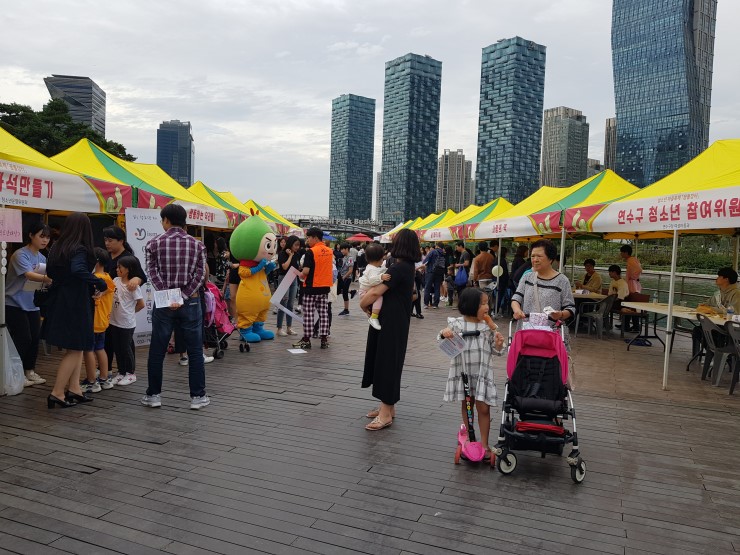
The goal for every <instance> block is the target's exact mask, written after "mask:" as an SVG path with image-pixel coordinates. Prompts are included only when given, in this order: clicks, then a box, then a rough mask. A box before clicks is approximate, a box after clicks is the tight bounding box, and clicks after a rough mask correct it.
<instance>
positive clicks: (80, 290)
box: [42, 212, 108, 408]
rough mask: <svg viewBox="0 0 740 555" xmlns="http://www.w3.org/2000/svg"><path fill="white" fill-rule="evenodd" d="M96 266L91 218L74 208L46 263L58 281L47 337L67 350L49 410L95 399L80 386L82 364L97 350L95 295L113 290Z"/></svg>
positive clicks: (52, 291)
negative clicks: (84, 356)
mask: <svg viewBox="0 0 740 555" xmlns="http://www.w3.org/2000/svg"><path fill="white" fill-rule="evenodd" d="M94 267H95V251H94V248H93V235H92V226H91V225H90V218H88V217H87V215H86V214H82V213H80V212H75V213H74V214H70V215H69V216H67V220H66V221H65V222H64V227H63V228H62V232H61V234H60V235H59V239H57V240H56V241H55V242H54V247H53V248H52V250H51V253H49V263H48V265H47V274H48V275H49V277H50V278H51V279H53V280H54V282H53V284H52V286H51V289H49V300H48V305H47V312H46V318H45V320H44V328H43V330H42V337H43V338H44V339H46V342H47V343H49V344H51V345H56V346H57V347H61V348H63V349H66V350H67V352H66V353H65V354H64V356H63V357H62V360H61V361H60V362H59V367H58V368H57V377H56V380H55V381H54V388H53V389H52V390H51V395H49V397H48V398H47V400H46V402H47V406H48V408H53V407H54V406H60V407H62V408H67V407H71V406H74V405H75V404H77V403H87V402H90V401H92V397H88V396H87V395H85V394H84V393H82V390H81V389H80V366H81V365H82V353H83V351H91V350H92V349H93V336H94V334H93V308H94V302H93V294H94V293H95V292H96V291H105V290H107V289H108V286H107V285H106V283H105V281H103V280H102V279H100V278H99V277H95V275H93V273H92V270H93V268H94Z"/></svg>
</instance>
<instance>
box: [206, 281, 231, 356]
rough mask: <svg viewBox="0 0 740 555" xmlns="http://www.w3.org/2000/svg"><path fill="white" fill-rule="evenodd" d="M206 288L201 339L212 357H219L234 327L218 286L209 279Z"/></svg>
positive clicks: (227, 344) (222, 353)
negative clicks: (211, 351) (211, 352)
mask: <svg viewBox="0 0 740 555" xmlns="http://www.w3.org/2000/svg"><path fill="white" fill-rule="evenodd" d="M206 289H207V291H206V294H205V305H206V310H205V315H204V316H203V321H204V326H205V327H204V330H203V339H204V343H205V345H206V348H208V349H213V357H214V358H217V359H219V358H223V357H224V349H226V348H227V347H228V346H229V343H228V341H227V340H228V339H229V337H230V336H231V334H232V333H233V331H234V330H235V329H236V328H235V327H234V324H232V323H231V319H230V318H229V311H228V307H227V306H226V301H224V299H223V297H222V296H221V291H219V290H218V287H216V285H215V284H213V283H211V282H210V281H209V282H207V283H206ZM211 298H212V301H211Z"/></svg>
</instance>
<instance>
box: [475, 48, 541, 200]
mask: <svg viewBox="0 0 740 555" xmlns="http://www.w3.org/2000/svg"><path fill="white" fill-rule="evenodd" d="M544 96H545V47H544V46H542V45H540V44H536V43H534V42H532V41H529V40H526V39H523V38H521V37H514V38H512V39H502V40H500V41H498V42H497V43H496V44H492V45H490V46H487V47H485V48H484V49H483V61H482V64H481V75H480V112H479V116H478V159H477V162H476V170H475V181H476V204H484V203H486V202H489V201H491V200H493V199H495V198H497V197H500V196H501V197H504V198H506V199H507V200H508V201H509V202H511V203H513V204H516V203H517V202H519V201H521V200H522V199H524V198H526V197H528V196H529V195H530V194H532V193H533V192H534V191H536V190H537V188H538V185H539V181H540V179H539V178H540V139H541V138H542V108H543V102H544Z"/></svg>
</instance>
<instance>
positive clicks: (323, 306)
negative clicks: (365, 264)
mask: <svg viewBox="0 0 740 555" xmlns="http://www.w3.org/2000/svg"><path fill="white" fill-rule="evenodd" d="M306 245H307V246H308V249H306V255H305V257H304V260H303V272H302V274H301V276H300V280H301V282H302V289H303V301H302V306H303V338H302V339H301V340H300V341H299V342H298V343H295V344H294V345H293V347H295V348H297V349H310V348H311V332H312V328H313V319H314V314H318V316H319V337H320V338H321V348H322V349H326V348H328V347H329V304H328V303H329V300H328V295H329V290H330V289H331V285H332V282H333V272H334V253H333V252H332V250H331V249H330V248H329V247H327V246H326V245H324V232H323V231H321V230H320V229H319V228H318V227H312V228H310V229H309V230H308V231H307V232H306Z"/></svg>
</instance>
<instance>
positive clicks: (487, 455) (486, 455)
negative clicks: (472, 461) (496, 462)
mask: <svg viewBox="0 0 740 555" xmlns="http://www.w3.org/2000/svg"><path fill="white" fill-rule="evenodd" d="M483 460H484V461H490V460H491V449H490V448H487V449H486V451H485V453H484V455H483Z"/></svg>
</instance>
